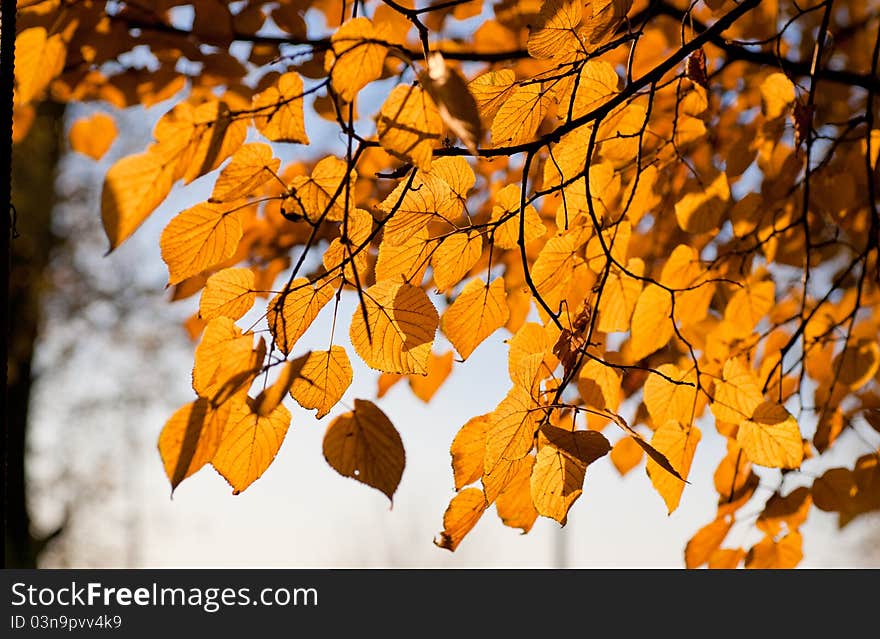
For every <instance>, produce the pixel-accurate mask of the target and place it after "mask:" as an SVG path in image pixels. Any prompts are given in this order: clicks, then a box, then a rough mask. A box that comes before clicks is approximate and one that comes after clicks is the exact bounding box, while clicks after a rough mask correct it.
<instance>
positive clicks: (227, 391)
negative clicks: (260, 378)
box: [193, 317, 265, 403]
mask: <svg viewBox="0 0 880 639" xmlns="http://www.w3.org/2000/svg"><path fill="white" fill-rule="evenodd" d="M264 352H265V345H264V343H263V341H262V339H261V340H260V342H259V347H258V348H257V350H254V337H253V335H252V334H251V333H245V334H242V332H241V329H240V328H238V326H236V325H235V322H233V321H232V320H231V319H229V318H228V317H217V318H215V319H212V320H211V321H210V322H208V325H207V326H206V327H205V331H204V333H202V341H201V342H199V345H198V346H197V347H196V352H195V364H194V366H193V390H195V391H196V393H198V394H199V396H200V397H206V398H208V399H210V400H213V401H214V403H222V402H219V401H217V399H218V398H219V397H224V398H225V397H229V396H232V395H235V394H237V393H239V392H242V391H244V392H246V391H247V389H248V387H250V381H252V380H253V377H254V375H256V373H257V371H259V369H260V367H261V366H262V364H263V357H264Z"/></svg>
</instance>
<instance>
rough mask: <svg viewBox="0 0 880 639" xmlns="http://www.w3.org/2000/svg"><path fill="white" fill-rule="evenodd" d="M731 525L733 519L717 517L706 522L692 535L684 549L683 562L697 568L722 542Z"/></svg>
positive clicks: (689, 566)
mask: <svg viewBox="0 0 880 639" xmlns="http://www.w3.org/2000/svg"><path fill="white" fill-rule="evenodd" d="M732 526H733V519H728V518H725V517H719V518H718V519H716V520H715V521H713V522H711V523H709V524H706V525H705V526H703V527H702V528H700V530H698V531H697V534H696V535H694V536H693V537H692V538H691V540H690V541H688V542H687V545H686V546H685V549H684V563H685V566H686V567H688V568H699V567H700V566H702V565H703V564H704V563H706V562H707V561H709V557H711V556H712V553H713V552H715V551H716V550H717V549H718V548H719V547H720V546H721V544H722V543H723V542H724V538H725V537H727V533H728V532H729V531H730V528H731V527H732Z"/></svg>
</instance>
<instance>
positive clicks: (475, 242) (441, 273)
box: [431, 231, 483, 293]
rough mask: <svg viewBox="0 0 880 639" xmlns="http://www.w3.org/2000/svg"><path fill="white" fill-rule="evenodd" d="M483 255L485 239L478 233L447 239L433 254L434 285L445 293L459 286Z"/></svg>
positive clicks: (472, 232)
mask: <svg viewBox="0 0 880 639" xmlns="http://www.w3.org/2000/svg"><path fill="white" fill-rule="evenodd" d="M482 253H483V237H482V236H481V235H480V234H479V233H478V232H476V231H469V232H467V233H455V234H453V235H450V236H449V237H447V238H445V239H444V240H443V241H442V242H440V245H439V246H438V247H437V249H436V250H435V251H434V252H433V253H432V254H431V266H432V267H433V269H434V285H435V286H436V287H437V290H438V291H439V292H441V293H442V292H444V291H447V290H449V289H450V288H452V287H453V286H455V285H456V284H458V283H459V282H460V281H461V280H462V278H463V277H464V276H465V275H467V274H468V272H469V271H470V270H471V269H472V268H473V267H474V265H475V264H476V263H477V261H478V260H479V259H480V256H481V255H482Z"/></svg>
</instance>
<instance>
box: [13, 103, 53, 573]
mask: <svg viewBox="0 0 880 639" xmlns="http://www.w3.org/2000/svg"><path fill="white" fill-rule="evenodd" d="M63 113H64V107H63V106H62V105H60V104H57V103H52V102H47V103H44V104H42V105H40V107H39V109H38V112H37V117H36V119H35V120H34V123H33V125H32V127H31V129H30V132H29V133H28V135H27V137H26V138H25V139H24V140H22V141H21V142H20V143H19V144H16V145H15V147H14V149H13V162H12V204H13V206H14V207H15V213H16V219H15V235H14V236H13V239H12V242H11V266H10V273H9V307H8V309H9V350H8V359H7V381H6V390H7V397H8V399H7V411H6V429H7V439H6V446H7V448H6V463H7V467H6V486H5V488H6V552H5V564H6V567H7V568H16V567H18V568H32V567H36V565H37V559H38V557H39V554H40V552H41V551H42V550H43V548H44V547H45V545H46V543H48V541H50V540H51V539H52V538H53V537H54V536H56V535H57V534H58V533H59V532H60V529H59V530H57V531H54V532H52V533H50V534H49V535H45V536H36V535H35V534H34V531H33V530H32V529H31V518H30V513H29V510H28V502H27V472H26V465H27V425H28V409H29V404H30V396H31V388H32V384H33V381H34V375H33V371H32V360H33V355H34V344H35V342H36V340H37V335H38V334H39V330H40V323H41V320H42V317H41V300H42V298H43V296H44V293H45V292H46V290H47V288H48V287H49V286H50V282H49V281H48V278H47V266H48V264H49V257H50V252H51V250H52V247H53V245H54V243H55V237H54V236H53V235H52V225H51V221H52V208H53V205H54V204H55V188H54V182H55V170H56V165H57V163H58V157H59V154H60V151H61V136H62V132H63V127H62V122H63V119H62V116H63Z"/></svg>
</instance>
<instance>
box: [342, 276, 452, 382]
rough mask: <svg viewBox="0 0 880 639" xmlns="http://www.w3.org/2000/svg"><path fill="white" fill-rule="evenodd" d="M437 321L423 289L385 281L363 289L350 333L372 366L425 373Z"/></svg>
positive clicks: (435, 313) (356, 348)
mask: <svg viewBox="0 0 880 639" xmlns="http://www.w3.org/2000/svg"><path fill="white" fill-rule="evenodd" d="M438 324H439V316H438V315H437V309H435V308H434V305H433V304H431V300H430V299H428V296H427V295H425V292H424V291H423V290H422V289H420V288H418V287H415V286H412V285H410V284H407V283H405V282H394V281H393V280H384V281H382V282H379V283H377V284H375V285H374V286H371V287H370V288H368V289H367V290H365V291H364V301H363V306H362V307H359V308H358V309H357V310H356V311H355V313H354V316H353V317H352V320H351V328H350V331H349V334H350V337H351V343H352V346H354V349H355V351H357V354H358V355H360V357H361V359H363V360H364V362H365V363H366V364H367V365H368V366H369V367H371V368H374V369H376V370H381V371H385V372H388V373H417V374H420V375H424V374H426V373H427V371H428V368H427V367H428V358H429V357H430V355H431V346H432V344H433V342H434V334H435V332H436V330H437V326H438Z"/></svg>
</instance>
